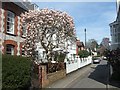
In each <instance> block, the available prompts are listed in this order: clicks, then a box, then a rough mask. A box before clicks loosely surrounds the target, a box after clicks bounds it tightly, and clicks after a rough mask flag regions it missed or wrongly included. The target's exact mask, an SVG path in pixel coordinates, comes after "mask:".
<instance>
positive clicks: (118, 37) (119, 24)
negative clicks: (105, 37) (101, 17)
mask: <svg viewBox="0 0 120 90" xmlns="http://www.w3.org/2000/svg"><path fill="white" fill-rule="evenodd" d="M110 32H111V39H112V42H111V49H116V48H120V0H117V18H116V20H115V21H114V22H113V23H110Z"/></svg>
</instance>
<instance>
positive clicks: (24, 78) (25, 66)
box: [2, 55, 31, 90]
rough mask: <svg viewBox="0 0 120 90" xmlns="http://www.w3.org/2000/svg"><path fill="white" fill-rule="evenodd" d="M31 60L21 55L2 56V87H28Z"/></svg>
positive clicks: (18, 89)
mask: <svg viewBox="0 0 120 90" xmlns="http://www.w3.org/2000/svg"><path fill="white" fill-rule="evenodd" d="M30 67H31V61H30V60H29V59H28V58H26V57H21V56H11V55H3V56H2V89H3V90H5V89H11V88H12V89H15V90H16V89H17V90H21V89H28V87H29V86H30Z"/></svg>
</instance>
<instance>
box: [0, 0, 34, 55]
mask: <svg viewBox="0 0 120 90" xmlns="http://www.w3.org/2000/svg"><path fill="white" fill-rule="evenodd" d="M10 1H11V2H10ZM0 3H1V8H0V41H1V45H0V48H1V51H2V53H3V54H10V55H22V54H24V51H22V43H23V41H24V40H25V36H26V33H27V30H26V29H25V26H24V25H23V29H21V28H20V24H21V21H20V19H21V17H20V14H21V13H23V12H25V11H28V10H29V9H35V8H29V7H32V6H31V5H32V4H31V3H30V2H12V0H9V2H2V1H0ZM28 3H29V4H28Z"/></svg>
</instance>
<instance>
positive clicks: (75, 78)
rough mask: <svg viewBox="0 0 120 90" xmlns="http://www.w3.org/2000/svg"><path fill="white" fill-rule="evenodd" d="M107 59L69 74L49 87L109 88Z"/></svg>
mask: <svg viewBox="0 0 120 90" xmlns="http://www.w3.org/2000/svg"><path fill="white" fill-rule="evenodd" d="M107 82H108V67H107V61H104V60H101V62H100V63H99V64H91V65H88V66H86V67H84V68H81V69H79V70H78V71H75V72H73V73H70V74H68V75H67V76H66V77H65V78H63V79H61V80H59V81H57V82H55V83H53V84H52V85H50V86H48V88H108V85H107Z"/></svg>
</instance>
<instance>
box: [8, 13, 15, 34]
mask: <svg viewBox="0 0 120 90" xmlns="http://www.w3.org/2000/svg"><path fill="white" fill-rule="evenodd" d="M14 17H15V15H14V13H13V12H11V11H8V13H7V33H10V34H14Z"/></svg>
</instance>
